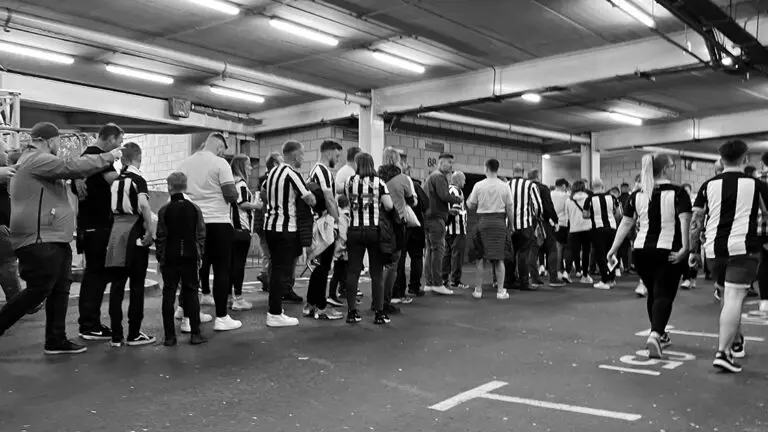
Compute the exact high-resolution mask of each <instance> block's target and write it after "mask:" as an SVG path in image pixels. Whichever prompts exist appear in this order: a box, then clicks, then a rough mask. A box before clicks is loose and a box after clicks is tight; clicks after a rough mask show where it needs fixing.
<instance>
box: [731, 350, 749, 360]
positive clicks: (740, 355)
mask: <svg viewBox="0 0 768 432" xmlns="http://www.w3.org/2000/svg"><path fill="white" fill-rule="evenodd" d="M731 355H732V356H733V358H737V359H743V358H744V357H746V356H747V352H746V351H745V350H742V351H739V352H736V351H734V350H731Z"/></svg>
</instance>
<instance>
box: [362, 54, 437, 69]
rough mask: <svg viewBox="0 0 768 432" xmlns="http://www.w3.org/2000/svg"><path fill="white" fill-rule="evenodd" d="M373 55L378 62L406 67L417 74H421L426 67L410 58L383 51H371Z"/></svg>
mask: <svg viewBox="0 0 768 432" xmlns="http://www.w3.org/2000/svg"><path fill="white" fill-rule="evenodd" d="M373 57H374V58H376V60H379V61H380V62H383V63H387V64H390V65H392V66H397V67H399V68H401V69H406V70H409V71H411V72H416V73H419V74H423V73H424V72H426V70H427V68H425V67H424V65H421V64H418V63H416V62H413V61H411V60H407V59H404V58H402V57H398V56H395V55H392V54H389V53H385V52H384V51H373Z"/></svg>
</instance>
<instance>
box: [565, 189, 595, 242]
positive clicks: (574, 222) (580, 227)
mask: <svg viewBox="0 0 768 432" xmlns="http://www.w3.org/2000/svg"><path fill="white" fill-rule="evenodd" d="M587 198H589V194H587V193H586V192H576V193H575V194H573V196H571V197H570V198H568V199H566V201H565V214H566V217H567V218H568V223H569V224H570V231H569V232H571V233H577V232H584V231H590V230H591V229H592V219H590V218H584V202H585V201H586V200H587Z"/></svg>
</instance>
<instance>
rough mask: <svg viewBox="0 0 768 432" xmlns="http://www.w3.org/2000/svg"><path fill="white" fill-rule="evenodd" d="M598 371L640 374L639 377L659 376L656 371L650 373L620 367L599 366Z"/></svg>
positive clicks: (649, 371) (648, 371)
mask: <svg viewBox="0 0 768 432" xmlns="http://www.w3.org/2000/svg"><path fill="white" fill-rule="evenodd" d="M598 367H599V368H600V369H608V370H613V371H618V372H628V373H634V374H640V375H651V376H659V375H661V372H658V371H652V370H648V369H633V368H626V367H621V366H611V365H599V366H598Z"/></svg>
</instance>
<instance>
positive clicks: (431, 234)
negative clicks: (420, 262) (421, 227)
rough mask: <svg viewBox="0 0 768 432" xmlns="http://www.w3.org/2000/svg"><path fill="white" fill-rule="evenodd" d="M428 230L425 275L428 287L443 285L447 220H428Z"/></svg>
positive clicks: (426, 222)
mask: <svg viewBox="0 0 768 432" xmlns="http://www.w3.org/2000/svg"><path fill="white" fill-rule="evenodd" d="M425 224H426V230H427V257H426V259H425V260H424V274H425V275H426V279H427V281H426V283H427V286H430V287H433V286H440V285H442V284H443V278H442V269H443V255H445V219H442V218H428V219H426V220H425Z"/></svg>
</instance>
